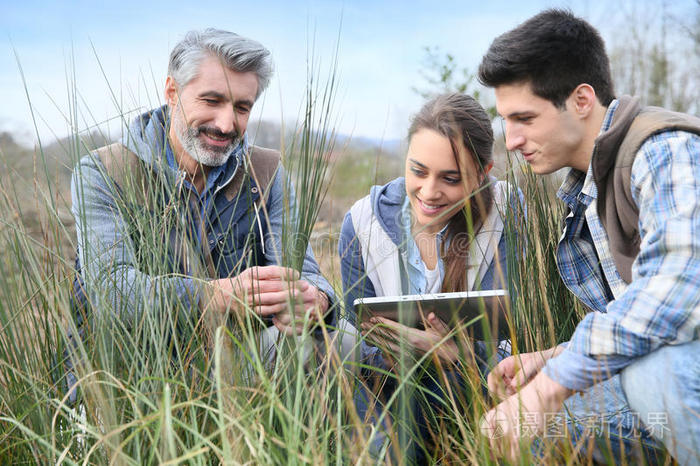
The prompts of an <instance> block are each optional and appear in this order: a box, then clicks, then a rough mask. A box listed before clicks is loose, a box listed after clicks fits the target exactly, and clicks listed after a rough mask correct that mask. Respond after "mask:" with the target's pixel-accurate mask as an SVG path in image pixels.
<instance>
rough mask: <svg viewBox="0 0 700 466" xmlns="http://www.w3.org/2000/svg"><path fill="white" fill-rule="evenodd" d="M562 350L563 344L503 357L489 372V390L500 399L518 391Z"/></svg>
mask: <svg viewBox="0 0 700 466" xmlns="http://www.w3.org/2000/svg"><path fill="white" fill-rule="evenodd" d="M561 351H563V347H562V346H555V347H553V348H550V349H548V350H545V351H536V352H534V353H522V354H516V355H513V356H509V357H507V358H505V359H503V360H502V361H501V362H499V363H498V364H497V365H496V367H494V368H493V369H492V370H491V372H489V375H488V379H487V381H488V386H489V391H490V392H491V393H492V395H494V396H495V397H496V398H499V399H503V398H505V397H507V396H511V395H513V394H514V393H517V392H518V390H520V389H521V388H523V387H524V386H525V385H526V384H527V383H528V382H529V381H530V380H532V378H533V377H535V376H536V375H537V374H538V373H539V371H540V370H542V368H543V367H544V365H545V364H546V363H547V360H548V359H551V358H553V357H554V356H556V355H557V354H559V353H560V352H561Z"/></svg>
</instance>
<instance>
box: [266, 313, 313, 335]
mask: <svg viewBox="0 0 700 466" xmlns="http://www.w3.org/2000/svg"><path fill="white" fill-rule="evenodd" d="M316 321H317V319H316V318H315V313H314V312H313V310H312V309H308V310H307V312H306V316H305V318H301V316H297V318H296V319H292V315H291V314H289V313H286V312H280V313H278V314H275V315H274V316H273V317H272V324H273V325H274V326H275V327H277V329H278V330H279V331H280V332H281V333H283V334H285V335H287V336H293V335H300V334H302V333H303V332H304V329H305V328H306V327H308V326H311V325H313V324H315V323H316Z"/></svg>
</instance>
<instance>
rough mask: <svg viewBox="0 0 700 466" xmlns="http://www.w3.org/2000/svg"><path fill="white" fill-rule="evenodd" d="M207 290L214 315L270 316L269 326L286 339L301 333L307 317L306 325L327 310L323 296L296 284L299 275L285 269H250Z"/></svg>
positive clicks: (314, 288)
mask: <svg viewBox="0 0 700 466" xmlns="http://www.w3.org/2000/svg"><path fill="white" fill-rule="evenodd" d="M211 286H212V290H213V293H212V297H211V299H210V305H212V306H213V307H214V309H215V310H217V311H218V312H220V313H228V312H236V311H237V310H240V309H245V308H249V309H252V310H253V311H254V312H255V313H256V314H258V315H259V316H261V317H270V316H271V317H272V323H273V324H274V325H275V326H276V327H277V328H278V329H279V330H280V332H283V333H284V334H286V335H292V334H298V333H301V331H302V330H303V326H304V321H305V318H306V314H307V313H309V314H310V316H309V318H308V319H307V323H308V322H317V321H319V320H320V319H321V318H322V317H323V315H324V314H325V312H326V311H327V310H328V304H329V303H328V297H327V296H326V295H325V293H323V292H322V291H320V290H319V289H318V288H316V287H315V286H313V285H310V284H309V283H308V282H306V281H305V280H299V272H297V271H296V270H293V269H289V268H286V267H279V266H274V265H270V266H265V267H251V268H248V269H246V270H244V271H243V272H241V273H240V274H239V275H237V276H235V277H233V278H224V279H220V280H214V281H212V282H211ZM292 307H293V309H294V318H292V313H291V310H290V308H292ZM292 321H294V326H292V325H291V324H292Z"/></svg>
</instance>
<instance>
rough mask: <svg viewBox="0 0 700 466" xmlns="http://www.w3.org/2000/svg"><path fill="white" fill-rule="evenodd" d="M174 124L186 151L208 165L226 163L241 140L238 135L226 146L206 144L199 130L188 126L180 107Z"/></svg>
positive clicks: (216, 165)
mask: <svg viewBox="0 0 700 466" xmlns="http://www.w3.org/2000/svg"><path fill="white" fill-rule="evenodd" d="M172 125H173V126H174V127H175V136H176V137H177V140H178V141H180V144H181V145H182V148H183V149H185V152H187V153H188V154H189V156H190V157H192V158H193V159H194V160H196V161H197V162H199V163H201V164H202V165H204V166H206V167H220V166H221V165H223V164H225V163H226V161H227V160H228V159H229V157H230V156H231V152H232V151H233V149H234V148H235V147H236V146H237V145H238V144H239V143H240V142H241V138H240V136H238V137H236V138H234V140H233V141H231V143H230V144H228V145H226V146H225V147H212V146H209V145H207V144H205V143H204V142H202V140H201V139H200V138H199V130H198V129H197V128H190V127H188V126H187V124H186V123H185V119H184V117H183V116H182V113H181V110H180V109H179V108H176V109H175V111H174V112H173V115H172Z"/></svg>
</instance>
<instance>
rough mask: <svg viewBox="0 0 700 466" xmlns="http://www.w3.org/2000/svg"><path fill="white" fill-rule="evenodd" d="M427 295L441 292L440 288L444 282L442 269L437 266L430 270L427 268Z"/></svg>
mask: <svg viewBox="0 0 700 466" xmlns="http://www.w3.org/2000/svg"><path fill="white" fill-rule="evenodd" d="M425 280H426V282H427V283H426V284H425V293H426V294H434V293H439V292H440V287H441V286H442V280H440V267H438V266H437V265H435V268H434V269H432V270H430V269H429V268H428V267H425Z"/></svg>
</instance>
